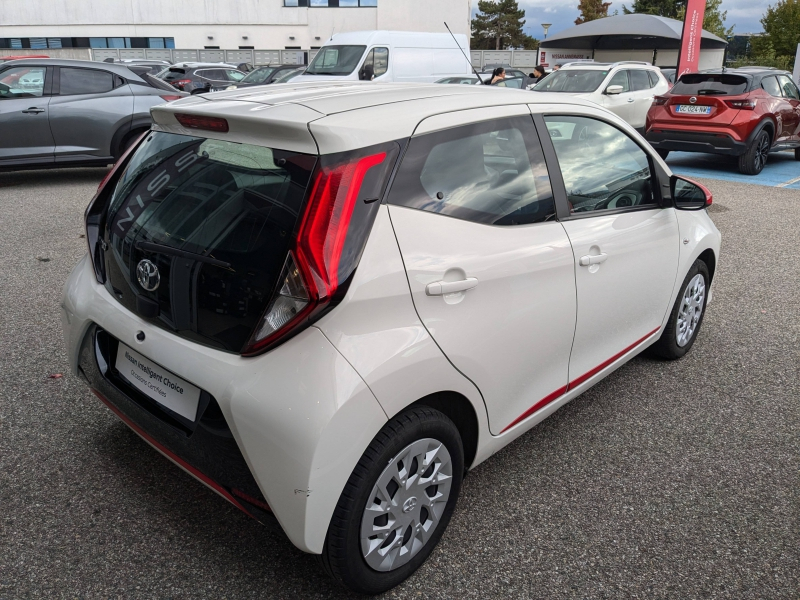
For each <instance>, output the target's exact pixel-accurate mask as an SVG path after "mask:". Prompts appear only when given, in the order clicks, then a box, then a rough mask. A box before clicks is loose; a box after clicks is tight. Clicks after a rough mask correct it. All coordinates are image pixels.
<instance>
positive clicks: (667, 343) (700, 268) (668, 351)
mask: <svg viewBox="0 0 800 600" xmlns="http://www.w3.org/2000/svg"><path fill="white" fill-rule="evenodd" d="M698 274H699V275H702V276H703V280H704V282H705V297H704V298H703V312H702V313H701V314H700V320H699V321H698V322H697V326H696V327H695V330H694V333H693V334H692V337H691V338H690V339H689V341H688V342H687V343H686V344H685V345H684V346H679V345H678V338H677V331H678V313H679V311H680V309H681V305H682V304H683V298H684V293H685V292H686V288H687V287H688V286H689V282H691V281H692V279H694V277H695V276H696V275H698ZM710 281H711V277H710V276H709V274H708V266H707V265H706V263H704V262H703V261H702V260H696V261H694V264H693V265H692V268H691V269H689V273H687V274H686V278H685V279H684V280H683V283H682V284H681V287H680V289H679V290H678V297H677V298H676V299H675V305H674V306H673V307H672V312H671V313H670V315H669V322H668V323H667V326H666V327H665V328H664V331H663V332H662V333H661V337H660V338H659V340H658V341H657V342H656V343H655V344H653V345H652V346H650V354H651V355H653V356H657V357H659V358H663V359H666V360H677V359H678V358H681V357H683V356H684V355H686V353H687V352H689V350H691V349H692V346H693V345H694V341H695V340H696V339H697V334H698V333H700V327H701V326H702V325H703V318H704V317H705V316H706V303H707V302H708V288H709V285H710Z"/></svg>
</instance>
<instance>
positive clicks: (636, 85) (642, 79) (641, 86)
mask: <svg viewBox="0 0 800 600" xmlns="http://www.w3.org/2000/svg"><path fill="white" fill-rule="evenodd" d="M628 73H629V74H630V77H631V85H632V86H633V90H634V91H636V92H639V91H642V90H649V89H650V88H651V87H653V86H651V85H650V77H649V76H648V75H647V71H645V70H643V69H631V70H630V71H628Z"/></svg>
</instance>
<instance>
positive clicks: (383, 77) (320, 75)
mask: <svg viewBox="0 0 800 600" xmlns="http://www.w3.org/2000/svg"><path fill="white" fill-rule="evenodd" d="M455 38H456V39H455V40H454V39H453V36H451V35H450V34H449V33H414V32H410V31H353V32H350V33H337V34H336V35H334V36H333V37H332V38H331V39H330V40H328V41H327V42H326V43H325V45H324V46H322V48H320V50H319V52H318V53H317V55H316V56H315V57H314V60H312V61H311V64H310V65H308V68H307V69H306V71H305V73H303V74H302V75H300V76H299V77H296V78H295V79H294V80H293V82H297V81H329V80H331V79H337V80H339V79H350V80H362V81H371V80H374V81H381V82H383V81H413V82H419V83H425V82H428V83H433V82H435V81H437V80H438V79H441V78H442V77H444V76H446V75H467V74H470V73H472V67H471V66H470V63H469V60H467V58H466V57H468V56H469V46H468V43H467V36H465V35H463V34H458V35H456V36H455ZM456 42H457V43H458V45H457V44H456ZM459 46H461V48H459ZM465 55H466V56H465Z"/></svg>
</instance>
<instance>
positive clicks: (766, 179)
mask: <svg viewBox="0 0 800 600" xmlns="http://www.w3.org/2000/svg"><path fill="white" fill-rule="evenodd" d="M667 164H668V165H669V167H670V169H672V172H673V173H675V174H676V175H686V176H687V177H704V178H706V179H721V180H723V181H736V182H739V183H751V184H753V185H765V186H769V187H784V188H785V189H788V190H796V189H800V180H798V177H800V162H798V161H796V160H795V158H794V152H776V153H774V154H770V155H769V159H768V160H767V164H766V166H765V167H764V170H763V171H761V173H759V174H758V175H743V174H742V173H739V169H738V166H737V158H736V157H734V156H720V155H717V154H700V153H695V152H670V154H669V156H668V157H667Z"/></svg>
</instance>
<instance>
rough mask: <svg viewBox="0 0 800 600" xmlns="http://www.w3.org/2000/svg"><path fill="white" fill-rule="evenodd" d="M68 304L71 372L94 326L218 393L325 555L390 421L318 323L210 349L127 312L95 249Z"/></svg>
mask: <svg viewBox="0 0 800 600" xmlns="http://www.w3.org/2000/svg"><path fill="white" fill-rule="evenodd" d="M62 309H63V310H62V322H63V326H64V331H65V337H66V340H67V344H68V354H69V358H70V368H71V369H72V371H73V373H75V374H77V365H78V358H79V357H78V354H79V349H80V344H81V341H82V339H83V336H84V335H85V333H86V331H87V329H88V328H89V326H90V325H91V324H92V323H96V324H97V325H99V326H100V327H102V328H103V329H104V330H105V331H107V332H108V333H109V334H111V335H113V336H114V337H116V338H117V339H119V340H120V341H122V342H123V343H125V344H128V345H129V346H131V347H132V348H135V349H136V350H137V352H140V353H141V354H143V355H144V356H146V357H147V358H149V359H150V360H152V361H154V362H156V363H158V364H159V365H161V366H163V367H164V368H165V369H168V370H170V371H172V372H174V373H175V374H179V375H180V377H182V378H184V379H186V380H187V381H189V382H191V383H193V384H194V385H196V386H198V387H200V388H201V389H204V390H206V391H207V392H209V393H210V394H211V395H212V396H214V397H215V398H216V399H217V402H218V403H219V405H220V408H221V409H222V412H223V414H224V415H225V419H226V420H227V422H228V425H229V426H230V428H231V430H232V432H233V434H234V438H235V439H236V442H237V444H238V445H239V448H240V449H241V451H242V454H243V455H244V458H245V460H246V461H247V464H248V466H249V467H250V470H251V472H252V473H253V476H254V477H255V479H256V481H257V483H258V484H259V488H260V489H261V491H262V492H263V494H264V497H265V498H266V499H267V503H268V504H269V505H270V508H271V509H272V511H273V512H274V514H275V516H276V518H277V519H278V522H279V523H280V525H281V527H282V528H283V530H284V531H285V532H286V535H287V536H288V537H289V539H290V540H291V541H292V543H293V544H294V545H295V546H297V547H298V548H300V549H301V550H304V551H306V552H313V553H319V552H321V550H322V545H323V542H324V539H325V533H326V532H327V530H328V522H329V521H330V517H331V515H332V514H333V509H334V507H335V505H336V502H337V501H338V499H339V494H340V493H341V491H342V489H343V488H344V485H345V483H346V482H347V479H348V478H349V477H350V473H351V472H352V471H353V468H354V467H355V465H356V463H357V462H358V459H359V458H360V457H361V455H362V454H363V452H364V448H366V446H367V445H368V444H369V442H370V441H371V440H372V438H373V437H374V436H375V434H376V433H377V432H378V431H379V430H380V428H381V427H382V426H383V424H384V423H385V422H386V420H387V417H386V414H385V413H384V411H383V410H382V409H381V407H380V405H379V404H378V402H377V401H376V400H375V397H374V396H373V395H372V392H370V390H369V388H368V387H367V386H366V385H365V384H364V382H363V380H362V379H361V378H360V377H359V376H358V373H356V372H355V370H354V369H353V368H352V367H351V366H350V365H349V363H348V362H347V361H346V360H345V358H344V357H343V356H342V355H341V354H340V353H339V352H337V351H336V349H335V348H334V347H333V346H332V345H331V344H330V342H329V341H328V340H327V339H326V338H325V336H324V335H322V332H321V331H320V330H319V329H317V328H315V327H310V328H308V329H307V330H305V331H303V332H302V333H301V334H299V335H298V336H296V337H295V338H292V339H291V340H289V341H288V342H286V343H285V344H282V345H281V346H279V347H278V348H276V349H275V350H274V351H272V352H270V353H268V354H264V355H261V356H259V357H255V358H243V357H241V356H237V355H234V354H230V353H227V352H220V351H218V350H214V349H212V348H207V347H205V346H202V345H199V344H195V343H193V342H190V341H187V340H184V339H182V338H179V337H177V336H175V335H172V334H170V333H169V332H168V331H165V330H164V329H162V328H160V327H156V326H153V325H151V324H150V323H148V322H147V321H145V320H143V319H141V318H140V317H138V316H137V315H135V314H133V313H131V312H129V311H127V310H125V309H124V308H123V307H122V306H120V305H119V304H118V303H117V302H116V300H115V299H114V298H112V297H111V295H110V294H109V293H108V292H107V291H106V289H105V288H104V287H102V286H101V285H99V284H98V283H97V281H96V279H95V275H94V270H93V268H92V266H91V262H90V261H89V259H88V255H87V256H86V257H84V259H83V260H82V261H81V262H80V263H79V264H78V266H77V267H76V268H75V269H74V270H73V272H72V275H71V276H70V278H69V280H68V282H67V284H66V286H65V293H64V297H63V301H62ZM138 331H143V332H144V333H145V336H146V337H145V341H144V342H138V341H137V340H136V338H135V334H136V332H138ZM353 427H354V428H355V429H351V428H353Z"/></svg>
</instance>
